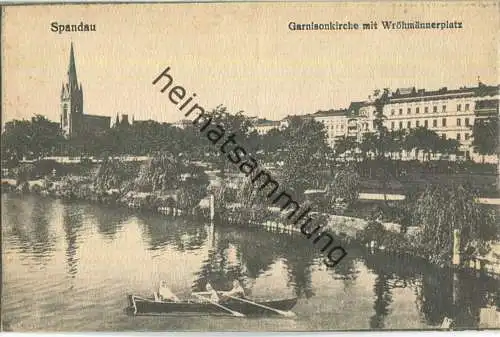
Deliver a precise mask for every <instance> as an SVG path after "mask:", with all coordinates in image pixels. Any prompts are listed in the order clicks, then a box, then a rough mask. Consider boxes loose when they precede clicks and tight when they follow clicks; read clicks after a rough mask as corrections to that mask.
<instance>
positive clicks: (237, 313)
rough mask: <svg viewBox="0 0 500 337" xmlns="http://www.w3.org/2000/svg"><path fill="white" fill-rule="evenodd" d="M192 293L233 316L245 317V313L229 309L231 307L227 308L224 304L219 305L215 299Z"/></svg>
mask: <svg viewBox="0 0 500 337" xmlns="http://www.w3.org/2000/svg"><path fill="white" fill-rule="evenodd" d="M192 294H193V295H194V296H196V297H198V298H200V299H203V300H205V301H208V302H210V303H212V304H213V305H215V306H217V307H219V308H221V309H224V310H226V311H228V312H230V313H231V314H232V315H233V316H236V317H245V315H243V314H242V313H241V312H237V311H234V310H231V309H229V308H226V307H225V306H223V305H220V304H219V303H217V302H215V301H212V300H211V299H209V298H206V297H203V296H201V295H200V294H197V293H192Z"/></svg>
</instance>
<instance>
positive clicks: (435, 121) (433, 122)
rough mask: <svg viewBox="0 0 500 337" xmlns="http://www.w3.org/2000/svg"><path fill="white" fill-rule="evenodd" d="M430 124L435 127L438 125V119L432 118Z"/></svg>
mask: <svg viewBox="0 0 500 337" xmlns="http://www.w3.org/2000/svg"><path fill="white" fill-rule="evenodd" d="M432 126H433V127H435V128H437V126H438V120H437V119H434V120H433V121H432Z"/></svg>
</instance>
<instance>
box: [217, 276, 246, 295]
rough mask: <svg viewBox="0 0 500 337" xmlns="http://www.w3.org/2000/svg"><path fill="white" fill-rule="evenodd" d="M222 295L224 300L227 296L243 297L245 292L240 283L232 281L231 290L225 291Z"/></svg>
mask: <svg viewBox="0 0 500 337" xmlns="http://www.w3.org/2000/svg"><path fill="white" fill-rule="evenodd" d="M222 295H223V296H224V297H226V298H229V296H232V297H245V290H244V289H243V287H242V286H241V283H240V281H238V280H234V281H233V288H232V289H231V290H229V291H225V292H223V293H222Z"/></svg>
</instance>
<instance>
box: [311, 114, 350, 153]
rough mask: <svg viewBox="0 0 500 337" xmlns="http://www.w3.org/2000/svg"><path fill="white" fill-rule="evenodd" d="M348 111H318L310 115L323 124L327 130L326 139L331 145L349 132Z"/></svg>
mask: <svg viewBox="0 0 500 337" xmlns="http://www.w3.org/2000/svg"><path fill="white" fill-rule="evenodd" d="M347 113H348V110H346V109H339V110H333V109H332V110H328V111H318V112H316V113H314V114H311V115H308V117H311V118H313V119H314V120H315V121H317V122H319V123H321V124H323V126H324V128H325V131H326V141H327V144H328V145H329V146H331V147H333V146H334V145H335V140H336V139H338V138H339V137H342V136H345V135H346V134H347V122H348V118H347Z"/></svg>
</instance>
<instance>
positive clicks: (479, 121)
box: [472, 116, 500, 163]
mask: <svg viewBox="0 0 500 337" xmlns="http://www.w3.org/2000/svg"><path fill="white" fill-rule="evenodd" d="M472 137H473V138H472V146H473V147H474V151H476V152H477V153H479V154H481V155H482V156H483V163H484V157H485V156H486V155H492V154H498V153H499V152H500V151H499V142H498V116H492V117H488V118H476V120H475V121H474V125H473V127H472Z"/></svg>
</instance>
